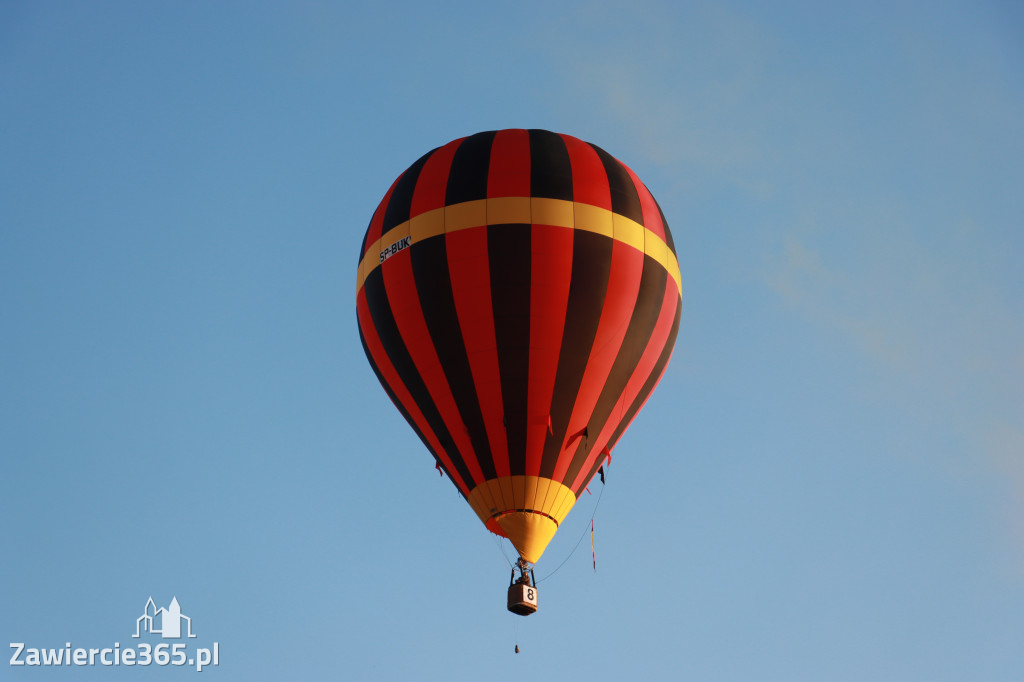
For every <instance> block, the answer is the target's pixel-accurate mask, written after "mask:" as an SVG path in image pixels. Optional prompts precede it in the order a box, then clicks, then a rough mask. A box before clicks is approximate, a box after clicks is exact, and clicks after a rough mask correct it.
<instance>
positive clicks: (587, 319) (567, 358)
mask: <svg viewBox="0 0 1024 682" xmlns="http://www.w3.org/2000/svg"><path fill="white" fill-rule="evenodd" d="M611 262H612V240H611V239H610V238H608V237H606V236H604V235H601V234H596V233H594V232H587V231H586V230H576V231H575V232H574V233H573V244H572V275H571V276H570V279H569V301H568V306H567V307H566V311H565V333H564V334H563V335H562V346H561V348H560V349H559V352H558V369H557V370H556V372H555V388H554V392H553V394H552V397H551V426H552V434H551V435H549V436H548V439H547V441H545V443H544V454H543V455H542V456H541V465H540V475H541V476H542V477H544V478H551V476H552V475H553V474H554V471H555V466H556V464H557V462H558V459H559V456H560V454H561V451H562V446H563V444H565V440H566V436H567V435H568V430H569V417H571V416H572V408H573V405H574V404H575V403H576V395H577V393H578V392H579V389H580V382H581V381H582V380H583V373H584V371H585V370H586V368H587V360H588V359H589V358H590V351H591V348H592V347H593V345H594V338H595V337H596V336H597V325H598V323H599V322H600V320H601V310H602V309H603V308H604V299H605V293H606V292H607V291H608V277H609V274H610V272H611ZM573 426H574V427H575V428H576V429H581V428H582V427H583V426H584V425H583V424H575V425H573ZM594 435H596V434H594Z"/></svg>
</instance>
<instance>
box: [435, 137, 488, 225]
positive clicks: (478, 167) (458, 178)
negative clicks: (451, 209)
mask: <svg viewBox="0 0 1024 682" xmlns="http://www.w3.org/2000/svg"><path fill="white" fill-rule="evenodd" d="M496 134H497V133H496V132H495V131H493V130H491V131H488V132H484V133H477V134H476V135H470V136H469V137H467V138H466V139H464V140H463V141H462V143H461V144H460V145H459V148H458V149H456V150H455V154H454V156H453V157H452V165H451V170H450V171H449V173H448V186H447V187H446V188H445V195H444V203H445V204H446V205H448V206H451V205H452V204H459V203H462V202H463V201H475V200H477V199H486V198H487V171H488V169H489V168H490V165H491V144H492V143H493V142H494V136H495V135H496Z"/></svg>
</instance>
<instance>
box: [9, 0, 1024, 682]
mask: <svg viewBox="0 0 1024 682" xmlns="http://www.w3.org/2000/svg"><path fill="white" fill-rule="evenodd" d="M1022 36H1024V12H1022V11H1021V10H1020V9H1019V8H1018V7H1017V6H1016V5H1015V4H1014V3H1000V2H948V3H939V4H935V3H921V2H916V3H915V2H897V3H891V2H887V3H873V2H867V3H844V6H841V7H824V6H822V5H821V3H810V2H808V3H798V2H793V3H771V6H769V4H768V3H745V2H729V1H727V2H715V3H711V2H707V3H691V2H686V3H673V2H646V1H639V2H632V3H628V5H627V4H626V3H613V2H593V3H546V2H545V3H541V2H522V3H502V4H501V5H500V6H499V5H497V4H494V5H493V6H491V5H484V4H480V3H470V2H465V3H420V4H418V5H417V4H413V3H406V4H399V3H383V2H382V3H377V4H376V5H374V6H372V7H370V6H355V5H354V4H349V3H329V2H306V3H287V4H285V3H229V2H218V3H130V2H96V3H61V2H55V3H45V4H44V3H31V4H30V3H5V4H4V5H2V6H0V122H2V124H0V464H2V465H3V466H2V470H0V471H2V473H0V518H2V519H3V525H2V531H0V533H2V534H0V541H2V545H0V546H2V554H0V586H2V588H0V635H2V636H0V639H2V641H3V642H5V643H10V642H24V643H26V645H27V646H28V647H40V648H60V647H63V646H64V644H65V643H66V642H71V643H72V646H73V647H83V648H90V647H95V648H99V647H110V646H112V645H113V642H119V643H120V644H121V646H122V647H129V646H135V645H137V643H138V642H140V641H141V640H133V639H132V637H131V634H132V633H133V632H134V628H135V619H136V618H138V617H139V615H141V613H142V609H143V606H144V604H145V602H146V599H147V598H148V597H150V596H152V597H153V598H154V601H155V602H156V603H157V604H158V605H162V606H163V605H167V604H169V603H170V601H171V599H172V597H177V599H178V601H179V602H180V604H181V608H182V611H183V612H184V613H185V614H186V615H189V616H190V617H191V618H192V621H193V625H194V628H195V631H196V632H197V635H198V637H197V639H196V640H192V641H191V642H190V643H189V648H190V651H191V650H193V649H194V648H195V647H210V646H212V643H213V642H218V644H219V647H220V665H219V666H217V667H215V668H213V667H211V668H207V669H206V670H204V671H203V674H204V675H207V674H208V675H213V676H215V677H220V678H223V679H232V680H234V679H237V680H243V679H245V680H249V679H339V678H340V679H446V680H452V679H454V680H461V679H465V680H477V679H495V680H500V679H523V677H524V676H533V677H534V678H536V679H547V678H554V677H556V676H557V677H562V678H564V677H567V676H573V677H580V678H583V679H591V680H602V679H609V680H615V679H693V680H743V681H747V680H786V681H794V680H814V681H820V680H879V681H882V680H927V681H929V682H934V681H939V680H964V679H984V680H1016V679H1019V676H1020V672H1021V670H1024V647H1022V646H1021V642H1022V641H1024V427H1022V424H1024V418H1022V417H1024V274H1022V273H1024V269H1022V268H1021V266H1020V262H1021V258H1022V255H1024V229H1022V216H1024V192H1022V191H1021V189H1020V188H1021V186H1022V184H1024V85H1022V83H1024V78H1022V75H1024V38H1022ZM506 127H540V128H547V129H550V130H555V131H559V132H565V133H569V134H572V135H575V136H577V137H580V138H582V139H585V140H588V141H591V142H594V143H595V144H598V145H600V146H602V147H604V148H605V149H607V150H608V151H609V152H611V153H612V154H614V155H615V156H617V157H618V158H620V159H621V160H622V161H624V162H625V163H627V164H628V165H630V166H631V167H632V168H633V169H634V170H636V171H637V173H638V174H639V175H640V177H641V178H643V179H644V181H645V182H646V184H647V185H648V186H649V187H650V189H651V190H652V192H653V193H654V195H655V196H656V197H657V198H658V200H659V201H660V203H661V205H662V208H663V209H664V212H665V214H666V216H667V218H668V221H669V223H670V225H671V226H672V230H673V235H674V237H675V243H676V247H677V250H678V252H679V259H680V266H681V269H682V273H683V294H684V304H683V316H682V324H681V328H680V334H679V338H678V341H677V344H676V351H675V355H674V357H673V360H672V363H671V364H670V365H669V369H668V371H667V373H666V375H665V377H664V379H663V380H662V382H661V384H660V386H659V388H658V389H657V390H656V391H655V393H654V395H653V396H652V398H651V400H650V402H649V403H648V405H647V407H646V408H645V410H644V411H643V412H642V413H641V415H640V417H639V418H638V419H637V420H636V421H635V422H634V424H633V426H632V427H631V429H630V431H629V432H628V433H627V435H626V436H625V437H624V438H623V439H622V441H621V442H620V443H619V445H618V447H617V448H616V451H615V459H614V463H613V465H612V467H611V469H610V471H609V477H608V486H607V487H606V488H605V490H604V492H603V494H602V495H601V497H600V500H601V503H600V506H599V507H597V509H596V515H595V529H596V547H597V572H596V573H595V572H594V571H593V570H592V568H591V558H590V556H589V551H588V550H589V548H588V547H587V544H588V542H587V540H586V539H585V540H584V542H583V543H582V544H581V546H580V549H579V550H577V551H576V553H575V554H571V556H570V553H571V551H572V548H573V546H574V545H575V543H576V541H577V539H579V538H580V536H581V534H583V533H585V532H586V529H587V526H588V524H589V521H590V518H591V515H592V514H595V503H596V500H597V498H598V495H597V489H596V488H595V486H591V490H592V491H594V493H595V494H594V495H593V496H590V497H587V496H584V498H583V499H581V500H580V502H579V503H578V504H577V506H576V508H575V509H574V511H573V512H572V513H571V514H570V516H569V518H568V520H567V521H566V524H565V525H564V526H563V528H562V529H561V531H560V532H559V534H558V536H556V539H555V541H554V542H553V543H552V545H551V546H550V548H549V549H548V551H547V553H546V554H545V556H544V558H543V559H542V560H541V562H540V564H539V565H538V567H537V575H538V577H540V578H542V579H543V578H545V576H547V575H548V574H549V573H550V572H551V571H552V570H554V569H555V567H556V566H558V564H559V563H561V561H562V560H563V559H565V558H566V557H569V559H568V561H566V563H565V564H564V565H563V566H562V567H561V568H560V569H559V570H558V572H557V573H555V574H554V575H552V576H551V577H550V578H547V579H546V580H542V583H541V585H540V588H541V589H540V595H541V596H540V601H541V610H540V612H539V613H538V614H536V615H534V616H530V617H529V618H526V619H522V618H518V617H516V616H513V615H511V614H509V613H507V612H506V611H505V610H504V603H503V602H504V591H505V586H506V584H507V583H506V580H507V576H508V566H507V564H506V560H505V558H504V557H503V555H502V552H501V551H500V547H499V546H498V545H497V544H496V543H495V541H494V540H493V539H492V536H490V535H489V534H488V533H487V532H486V531H485V530H484V529H483V527H482V526H481V524H480V523H479V521H478V520H477V519H476V517H475V515H474V514H473V513H472V511H471V510H470V509H469V507H468V505H466V504H465V503H464V502H463V501H462V500H461V499H460V498H459V497H458V495H457V494H456V493H455V491H454V489H453V488H452V486H451V485H450V483H448V482H447V481H444V480H440V479H439V478H438V477H437V475H436V472H435V471H434V469H433V464H432V461H431V458H430V457H429V456H428V455H427V453H426V452H425V451H424V450H423V448H422V445H421V444H420V443H419V441H418V440H417V439H416V437H415V436H414V434H413V433H412V431H411V430H410V429H409V428H408V426H407V425H406V424H405V423H404V421H403V420H402V419H401V417H400V416H399V415H398V413H397V411H396V410H395V409H394V408H393V406H392V405H391V404H390V402H389V401H388V399H387V397H386V395H385V394H384V392H383V390H381V388H380V387H379V385H378V384H377V382H376V379H375V377H374V375H373V373H372V371H371V370H370V368H369V365H368V364H367V363H366V360H365V358H364V356H363V352H362V349H361V347H360V344H359V340H358V334H357V331H356V324H355V306H354V282H355V266H356V260H357V256H358V249H359V244H360V241H361V238H362V235H363V232H364V231H365V228H366V224H367V222H368V220H369V217H370V215H371V213H372V211H373V209H374V208H375V207H376V205H377V203H378V201H379V200H380V198H381V196H382V195H383V193H384V191H385V190H386V189H387V187H388V185H389V184H390V182H391V181H392V180H393V179H394V178H395V177H396V176H397V175H398V174H399V173H400V172H401V171H402V170H404V169H405V168H406V167H407V166H408V165H409V164H410V163H411V162H412V161H414V160H415V159H416V158H417V157H418V156H420V155H421V154H422V153H424V152H425V151H427V150H429V149H431V148H433V147H436V146H438V145H440V144H443V143H445V142H447V141H448V140H451V139H453V138H456V137H460V136H463V135H467V134H471V133H473V132H477V131H480V130H490V129H498V128H506ZM597 487H599V484H598V486H597ZM508 551H509V550H508V549H506V552H508ZM158 641H159V640H158V639H156V638H154V639H152V640H151V642H152V644H154V645H155V644H156V643H158ZM516 642H518V644H519V646H520V648H521V649H522V653H520V654H519V655H518V656H517V655H515V654H514V653H513V646H514V644H515V643H516ZM5 646H6V644H5ZM10 653H13V650H11V651H10ZM9 655H10V654H9ZM5 665H7V664H5ZM32 673H35V674H34V675H32V676H33V677H34V678H36V679H39V678H49V677H51V676H52V677H57V676H63V677H62V679H63V678H66V677H69V676H70V677H75V678H76V679H108V678H110V677H118V676H120V677H122V678H124V677H146V676H157V675H162V676H166V675H190V674H193V673H187V672H185V671H178V672H169V671H168V670H166V669H164V668H160V667H157V666H155V665H153V666H150V667H149V668H126V667H116V668H104V667H101V666H94V667H83V668H75V669H74V670H72V671H68V670H64V669H61V670H52V669H50V670H47V669H39V670H30V669H28V668H15V667H11V666H9V665H8V666H7V670H6V672H5V673H4V674H3V675H0V677H4V678H5V679H7V678H11V679H21V678H24V677H27V676H29V675H30V674H32Z"/></svg>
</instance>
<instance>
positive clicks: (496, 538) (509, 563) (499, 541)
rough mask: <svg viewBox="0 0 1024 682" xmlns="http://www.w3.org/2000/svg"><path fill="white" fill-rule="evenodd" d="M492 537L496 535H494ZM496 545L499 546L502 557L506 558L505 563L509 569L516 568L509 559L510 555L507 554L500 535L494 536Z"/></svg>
mask: <svg viewBox="0 0 1024 682" xmlns="http://www.w3.org/2000/svg"><path fill="white" fill-rule="evenodd" d="M492 535H494V534H493V533H492ZM494 543H495V544H496V545H498V549H500V550H501V556H503V557H505V563H506V564H508V567H509V568H515V565H513V563H512V561H511V559H509V558H508V554H505V545H504V544H502V542H501V536H500V535H494Z"/></svg>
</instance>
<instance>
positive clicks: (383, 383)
mask: <svg viewBox="0 0 1024 682" xmlns="http://www.w3.org/2000/svg"><path fill="white" fill-rule="evenodd" d="M359 342H360V343H362V344H363V352H364V353H366V359H367V360H369V361H370V367H371V368H372V369H373V373H374V374H376V375H377V381H379V382H380V385H381V386H382V387H383V388H384V392H385V393H387V394H388V398H390V399H391V402H392V403H393V404H394V406H395V408H397V409H398V412H399V414H401V415H402V417H403V418H404V419H405V421H407V422H408V423H409V426H411V427H412V430H413V432H415V434H416V435H417V436H418V437H419V439H420V440H421V441H422V442H423V445H424V446H425V447H426V448H427V450H428V451H429V452H430V454H431V455H433V456H434V460H435V461H436V462H437V465H438V466H439V467H441V469H443V470H444V472H445V473H446V474H447V475H448V480H449V481H451V482H452V483H453V484H454V483H455V479H453V478H452V475H451V472H450V471H448V467H446V466H445V465H444V462H442V461H441V459H440V458H439V457H438V453H436V452H434V448H433V447H432V446H431V445H430V441H428V440H427V437H426V436H424V435H423V431H421V430H420V427H419V426H417V425H416V422H415V421H413V418H412V415H411V414H409V411H408V410H406V409H405V406H404V405H402V403H401V401H400V400H399V399H398V396H397V395H396V394H395V392H394V391H393V390H392V389H391V386H390V384H388V382H387V381H385V379H384V374H383V373H381V371H380V367H378V366H377V363H376V362H375V361H374V359H373V355H372V354H371V353H370V347H369V346H368V345H367V344H366V337H364V336H363V329H362V327H360V328H359ZM464 483H465V484H466V485H472V481H464ZM455 487H456V488H458V486H457V485H456V486H455Z"/></svg>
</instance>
